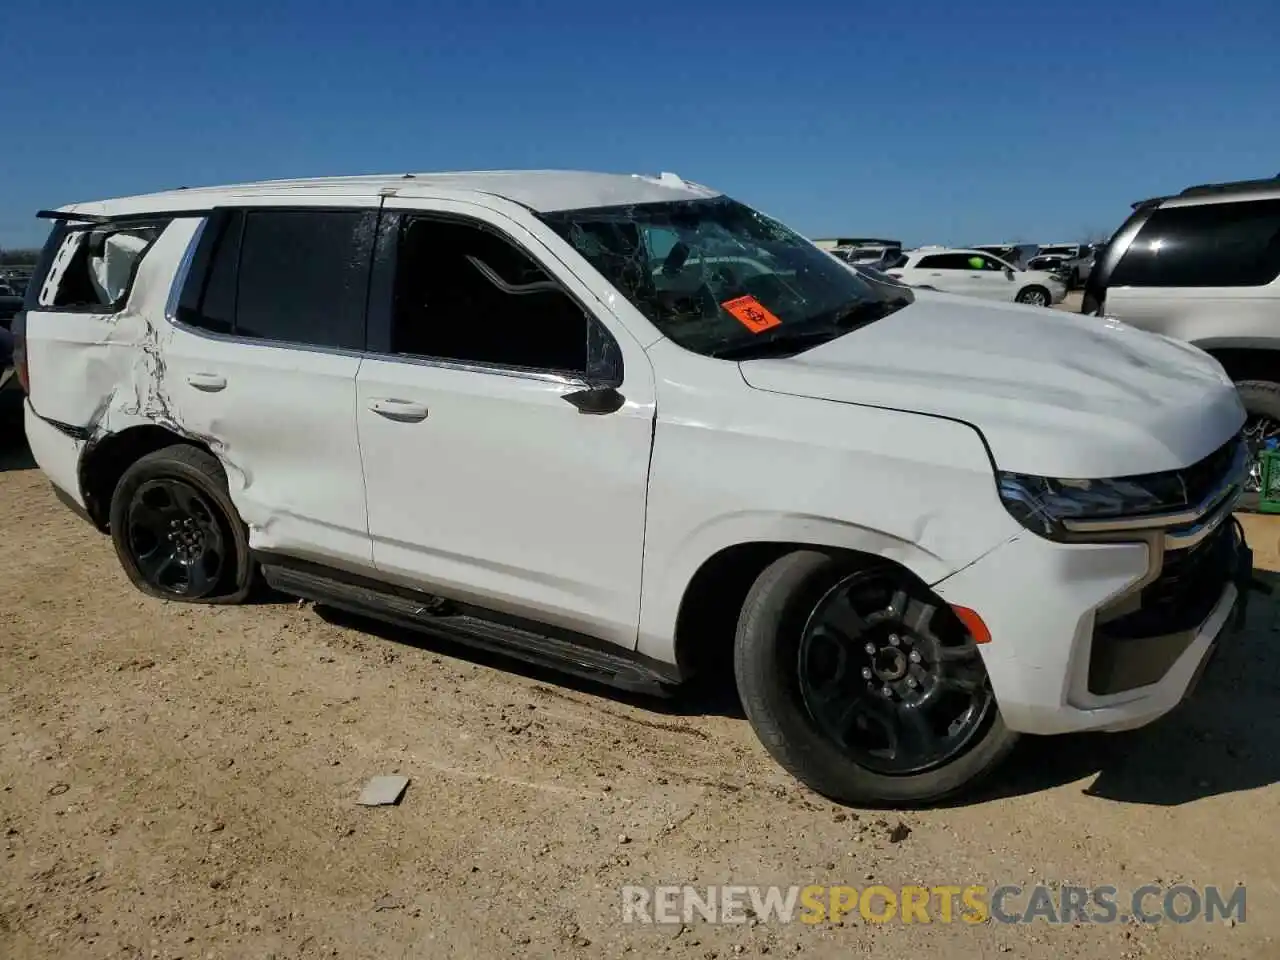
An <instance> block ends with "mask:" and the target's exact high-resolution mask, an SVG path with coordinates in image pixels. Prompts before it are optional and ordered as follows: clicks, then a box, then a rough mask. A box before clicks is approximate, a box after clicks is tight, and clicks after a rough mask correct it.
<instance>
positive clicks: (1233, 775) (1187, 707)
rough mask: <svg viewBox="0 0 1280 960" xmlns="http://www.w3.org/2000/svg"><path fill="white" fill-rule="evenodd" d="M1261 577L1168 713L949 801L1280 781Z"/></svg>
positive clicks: (700, 689)
mask: <svg viewBox="0 0 1280 960" xmlns="http://www.w3.org/2000/svg"><path fill="white" fill-rule="evenodd" d="M1258 576H1259V578H1260V579H1261V580H1263V581H1264V582H1266V583H1268V584H1269V585H1270V586H1271V587H1272V589H1273V591H1274V595H1273V596H1272V597H1267V596H1265V595H1263V594H1258V593H1255V594H1253V595H1252V597H1251V601H1250V608H1249V615H1248V620H1247V622H1246V625H1245V628H1244V629H1243V630H1242V631H1241V632H1239V633H1237V634H1234V635H1232V636H1229V637H1227V638H1226V640H1225V641H1224V642H1223V646H1222V648H1221V650H1220V652H1219V654H1218V656H1217V657H1216V658H1215V660H1214V662H1213V663H1212V664H1211V665H1210V667H1209V669H1208V670H1207V671H1206V673H1205V675H1204V676H1203V677H1202V679H1201V681H1200V683H1199V685H1198V687H1197V688H1196V690H1195V692H1194V694H1193V695H1192V696H1191V697H1189V698H1188V699H1187V700H1186V701H1184V702H1183V703H1182V704H1180V705H1179V706H1178V707H1177V708H1176V709H1175V710H1174V711H1172V712H1171V713H1170V714H1168V715H1167V716H1165V717H1164V718H1162V719H1161V720H1159V721H1157V722H1155V723H1153V724H1151V725H1150V726H1147V727H1144V728H1142V729H1139V730H1134V731H1129V732H1125V733H1113V734H1078V735H1072V736H1063V737H1027V738H1025V739H1024V740H1023V741H1022V742H1021V743H1020V744H1019V745H1018V748H1017V749H1016V750H1015V751H1014V754H1013V756H1011V757H1010V758H1009V760H1008V761H1007V762H1006V763H1005V764H1004V765H1003V766H1002V767H1001V768H1000V769H999V770H997V771H996V772H995V773H994V775H993V776H992V777H991V779H990V780H989V781H988V782H987V784H986V785H985V786H983V787H980V788H979V789H977V790H975V791H973V792H970V793H968V794H963V795H961V796H960V797H958V798H957V799H956V800H954V801H952V802H951V805H953V806H971V805H975V804H981V803H986V802H988V801H992V800H998V799H1002V798H1008V797H1015V796H1023V795H1028V794H1034V793H1040V792H1043V791H1046V790H1050V789H1054V788H1059V787H1063V786H1066V785H1068V784H1073V783H1077V782H1080V781H1085V780H1087V781H1088V782H1087V783H1086V784H1085V785H1084V786H1083V789H1082V792H1083V793H1084V794H1085V795H1086V796H1091V797H1097V798H1099V799H1103V800H1110V801H1113V802H1116V803H1134V804H1147V805H1152V806H1178V805H1180V804H1185V803H1190V802H1192V801H1195V800H1200V799H1204V798H1206V797H1212V796H1217V795H1220V794H1230V793H1236V792H1239V791H1244V790H1253V789H1257V788H1259V787H1266V786H1270V785H1271V784H1273V783H1277V782H1280V752H1277V751H1276V750H1275V749H1274V745H1275V743H1276V742H1277V741H1280V650H1278V649H1277V647H1278V644H1277V641H1278V640H1280V575H1278V574H1274V573H1263V572H1260V573H1259V574H1258ZM282 599H283V598H282ZM315 610H316V613H317V614H318V615H320V616H321V617H322V618H323V619H325V620H326V621H328V622H330V623H333V624H335V625H337V626H343V627H348V628H351V629H354V630H359V631H361V632H362V633H366V634H370V635H372V636H375V637H379V638H381V639H384V640H388V641H391V642H393V643H398V644H403V645H405V646H408V647H413V648H415V649H418V650H424V651H429V652H432V653H438V654H441V655H444V656H449V657H454V658H458V659H462V660H465V661H467V662H470V663H474V664H477V665H482V666H488V667H492V668H494V669H497V670H503V671H506V672H510V673H514V674H518V675H520V676H524V677H528V678H530V679H533V680H537V681H539V682H541V683H546V684H548V685H549V686H553V687H558V688H561V689H566V690H573V691H577V692H580V693H583V694H586V695H589V696H596V697H603V698H606V699H609V700H612V701H615V702H618V703H625V704H628V705H631V706H634V707H636V708H638V709H641V710H648V711H651V712H653V713H656V714H663V715H667V716H684V717H693V716H725V717H731V718H735V719H745V715H744V713H743V710H742V705H741V702H740V701H739V699H738V695H737V691H736V689H735V688H734V684H733V678H732V675H731V674H730V673H729V672H728V671H721V672H720V673H719V674H717V675H713V676H709V677H707V678H705V679H701V680H695V681H694V682H692V683H690V684H688V685H687V686H685V687H682V688H680V689H678V690H676V691H675V692H674V694H673V695H672V696H671V697H670V698H666V699H661V698H657V697H652V696H646V695H642V694H632V693H629V692H627V691H622V690H617V689H614V688H613V687H609V686H607V685H605V684H602V683H596V682H593V681H590V680H583V679H579V678H576V677H573V676H569V675H567V674H563V673H560V672H559V671H556V670H553V669H551V668H548V667H542V666H538V665H532V664H527V663H525V662H524V661H521V660H516V659H513V658H510V657H506V656H503V655H501V654H494V653H490V652H488V651H484V650H477V649H475V648H473V647H469V646H466V645H464V644H460V643H457V642H456V641H453V640H449V639H445V638H442V637H437V636H435V635H431V634H425V633H420V632H418V631H416V630H411V629H408V628H403V627H398V626H394V625H389V624H385V623H383V622H381V621H378V620H372V619H369V618H366V617H361V616H357V615H354V614H349V613H346V612H345V611H341V610H336V609H334V608H331V607H326V606H324V605H322V604H317V605H316V607H315Z"/></svg>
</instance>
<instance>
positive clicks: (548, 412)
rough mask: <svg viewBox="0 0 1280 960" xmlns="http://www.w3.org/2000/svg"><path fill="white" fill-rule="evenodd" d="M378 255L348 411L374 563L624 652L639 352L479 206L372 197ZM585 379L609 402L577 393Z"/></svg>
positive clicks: (647, 387)
mask: <svg viewBox="0 0 1280 960" xmlns="http://www.w3.org/2000/svg"><path fill="white" fill-rule="evenodd" d="M424 206H429V207H430V208H431V209H430V210H424V209H422V208H423V207H424ZM477 217H479V218H483V219H477ZM513 234H514V235H518V236H524V237H525V240H524V243H522V244H517V243H515V242H514V241H513V240H512V239H510V238H511V236H512V235H513ZM378 249H379V251H380V253H379V262H378V263H377V264H375V270H374V288H373V290H372V293H371V300H370V302H371V308H370V337H371V347H374V348H375V349H373V350H371V351H370V353H369V354H368V355H367V356H366V358H365V360H364V361H363V363H362V365H361V368H360V372H359V375H358V377H357V394H358V396H357V406H356V418H357V424H358V429H359V437H360V448H361V452H362V456H363V460H364V469H365V484H366V487H367V490H368V510H369V531H370V535H371V537H372V539H373V552H374V563H375V565H376V567H377V568H378V570H379V572H380V573H381V574H382V575H384V576H386V577H388V578H389V579H393V580H396V581H399V582H402V583H405V584H407V585H412V586H415V587H418V588H420V589H424V590H427V591H431V592H438V593H440V594H442V595H444V596H448V597H452V598H454V599H457V600H460V601H471V602H473V603H476V604H479V605H482V606H486V607H490V608H494V609H497V610H499V611H500V612H503V613H506V614H509V615H513V616H517V617H524V618H529V619H533V620H537V621H541V622H545V623H549V624H552V625H554V626H557V627H560V628H563V629H567V630H571V631H575V632H578V633H585V634H588V635H590V636H593V637H598V638H601V639H605V640H608V641H611V642H614V643H618V644H620V645H623V646H625V647H628V648H630V647H633V646H634V645H635V641H636V631H637V624H638V621H639V606H640V571H641V561H642V554H643V538H644V516H645V494H646V485H647V481H648V467H649V451H650V444H651V442H652V436H653V417H654V402H653V380H652V372H651V368H650V366H649V363H648V360H647V357H646V356H645V354H644V351H643V350H642V349H641V348H640V347H639V345H638V344H637V343H636V342H635V341H634V340H632V339H631V338H630V337H629V335H628V334H627V333H626V331H625V330H623V329H622V328H621V327H616V329H613V330H612V331H611V330H610V329H609V328H608V327H606V325H605V324H604V323H602V322H601V321H600V319H599V318H597V317H596V316H594V315H593V314H592V313H591V312H590V311H588V310H587V309H585V308H584V306H583V305H584V304H586V303H590V302H593V298H592V297H591V295H590V293H589V292H588V291H587V289H586V288H585V287H584V286H583V285H582V284H581V282H580V281H579V280H578V279H577V278H576V277H574V276H573V275H572V274H571V273H569V272H568V271H567V269H566V268H565V267H564V266H563V264H561V263H560V262H559V261H557V260H556V259H555V258H554V257H553V256H551V255H550V254H549V253H548V251H547V250H546V248H544V247H542V246H541V244H540V243H538V242H537V241H536V240H535V239H533V238H532V237H531V235H530V234H529V232H528V230H526V229H524V228H522V227H520V226H518V225H516V224H514V223H512V222H510V221H507V220H506V219H505V218H504V217H503V216H502V215H501V214H498V213H496V212H494V211H482V210H480V208H477V207H476V206H475V205H473V204H458V203H451V202H450V201H446V200H439V201H430V202H428V201H420V200H418V201H413V202H412V203H410V201H408V200H402V201H396V200H394V199H389V200H388V201H387V204H386V206H385V207H384V212H383V218H382V226H381V228H380V238H379V243H378ZM379 318H381V321H380V319H379ZM380 323H381V324H382V326H380ZM379 338H381V339H382V342H381V343H379V342H377V341H378V340H379ZM589 341H590V342H591V349H590V350H589V349H588V342H589ZM589 355H590V356H591V357H592V358H593V359H592V362H591V363H590V364H589V363H588V356H589ZM602 357H608V358H609V360H608V362H607V365H606V366H607V369H606V368H601V367H600V366H599V362H600V358H602ZM589 368H590V376H589V375H588V374H589ZM589 380H590V381H591V382H592V383H595V384H597V385H599V384H601V383H602V381H606V380H607V381H608V382H609V383H610V384H612V385H613V386H614V387H616V392H614V393H610V392H609V391H608V389H606V388H603V387H602V388H601V389H600V390H597V391H595V392H594V393H587V394H584V393H583V391H584V390H587V389H588V381H589Z"/></svg>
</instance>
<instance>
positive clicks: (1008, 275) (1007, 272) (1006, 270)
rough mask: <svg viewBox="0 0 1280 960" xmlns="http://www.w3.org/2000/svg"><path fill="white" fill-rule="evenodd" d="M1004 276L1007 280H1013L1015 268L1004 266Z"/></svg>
mask: <svg viewBox="0 0 1280 960" xmlns="http://www.w3.org/2000/svg"><path fill="white" fill-rule="evenodd" d="M1004 278H1005V279H1006V280H1012V279H1013V270H1012V268H1010V267H1005V268H1004Z"/></svg>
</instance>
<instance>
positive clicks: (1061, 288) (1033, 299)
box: [885, 247, 1067, 307]
mask: <svg viewBox="0 0 1280 960" xmlns="http://www.w3.org/2000/svg"><path fill="white" fill-rule="evenodd" d="M904 256H905V257H906V262H905V263H903V264H901V265H900V266H897V267H894V268H893V269H892V270H887V271H885V272H886V273H888V274H889V276H891V277H896V278H898V279H899V280H901V281H902V282H903V283H905V284H907V285H908V286H912V287H921V288H924V289H926V290H939V291H941V292H943V293H960V294H964V295H965V296H969V297H982V298H983V299H985V300H1013V301H1015V302H1016V303H1025V304H1028V305H1030V306H1035V307H1049V306H1052V305H1053V304H1055V303H1061V302H1062V300H1063V298H1065V297H1066V295H1067V286H1066V284H1065V283H1063V282H1062V280H1061V279H1059V278H1058V277H1056V276H1054V275H1053V274H1051V273H1048V272H1047V271H1043V270H1022V269H1020V268H1018V267H1015V266H1013V265H1012V264H1010V263H1008V262H1006V261H1004V260H1001V259H1000V258H999V257H996V256H993V255H992V254H990V253H985V252H984V251H982V250H959V249H948V248H945V247H921V248H920V249H918V250H911V251H909V252H908V253H906V254H904Z"/></svg>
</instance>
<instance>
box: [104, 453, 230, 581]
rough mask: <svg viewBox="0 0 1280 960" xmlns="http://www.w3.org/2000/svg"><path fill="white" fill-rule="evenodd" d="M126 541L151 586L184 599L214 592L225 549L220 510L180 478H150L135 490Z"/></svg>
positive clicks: (223, 561)
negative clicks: (219, 516) (214, 507)
mask: <svg viewBox="0 0 1280 960" xmlns="http://www.w3.org/2000/svg"><path fill="white" fill-rule="evenodd" d="M126 523H127V531H126V542H127V544H128V549H129V551H130V553H131V555H132V559H133V561H134V563H135V564H136V565H137V569H138V572H139V573H140V574H141V576H142V578H143V579H144V580H145V581H146V582H147V584H148V585H149V586H151V587H152V588H153V589H154V590H156V591H158V592H160V593H164V594H171V595H173V596H175V597H180V598H184V599H198V598H201V597H205V596H207V595H209V594H210V593H212V592H214V591H215V590H216V589H217V588H218V585H219V584H220V582H221V581H222V575H223V568H224V565H225V564H226V562H227V550H226V545H225V539H224V536H223V531H222V525H221V524H220V523H219V520H218V514H217V513H216V512H215V511H214V509H213V507H212V506H210V504H209V502H208V501H207V500H206V498H205V496H204V494H203V493H202V492H201V491H200V490H198V489H196V487H194V486H193V485H191V484H189V483H187V482H186V481H184V480H179V479H176V478H169V477H164V478H160V479H156V480H148V481H146V482H145V483H142V484H141V485H139V486H138V488H137V489H136V490H135V491H134V492H133V496H132V498H131V500H130V501H129V505H128V510H127V514H126Z"/></svg>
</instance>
